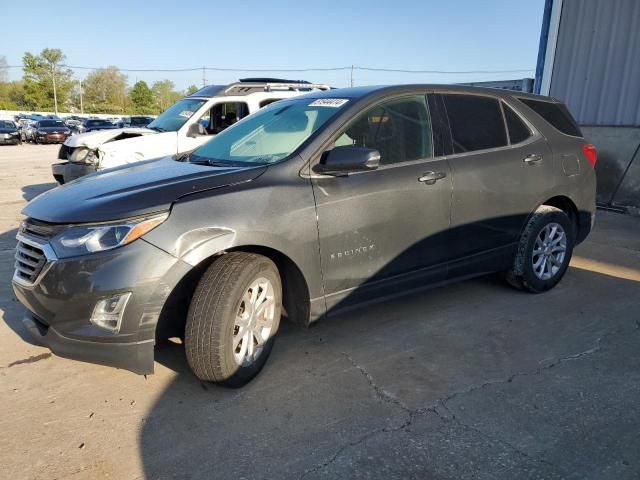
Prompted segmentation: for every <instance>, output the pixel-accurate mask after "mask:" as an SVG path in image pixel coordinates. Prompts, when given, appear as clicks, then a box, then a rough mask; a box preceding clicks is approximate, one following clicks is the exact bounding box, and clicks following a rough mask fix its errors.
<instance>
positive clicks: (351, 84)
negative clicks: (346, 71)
mask: <svg viewBox="0 0 640 480" xmlns="http://www.w3.org/2000/svg"><path fill="white" fill-rule="evenodd" d="M351 86H352V87H353V65H351Z"/></svg>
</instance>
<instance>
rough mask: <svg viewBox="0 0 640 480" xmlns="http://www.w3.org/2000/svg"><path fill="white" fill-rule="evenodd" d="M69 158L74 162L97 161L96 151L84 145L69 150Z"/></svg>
mask: <svg viewBox="0 0 640 480" xmlns="http://www.w3.org/2000/svg"><path fill="white" fill-rule="evenodd" d="M69 160H71V161H72V162H76V163H95V162H96V161H97V156H96V151H95V150H91V149H89V148H86V147H78V148H76V149H75V150H74V151H73V152H71V157H70V158H69Z"/></svg>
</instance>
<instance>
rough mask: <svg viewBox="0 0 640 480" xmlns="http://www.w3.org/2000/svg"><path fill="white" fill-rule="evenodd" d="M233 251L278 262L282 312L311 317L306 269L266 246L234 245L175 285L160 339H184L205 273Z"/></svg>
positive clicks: (301, 319) (296, 318)
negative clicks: (197, 289) (193, 298)
mask: <svg viewBox="0 0 640 480" xmlns="http://www.w3.org/2000/svg"><path fill="white" fill-rule="evenodd" d="M229 252H246V253H255V254H258V255H263V256H265V257H267V258H269V259H270V260H271V261H273V263H275V265H276V267H277V268H278V271H279V273H280V277H281V279H282V307H283V308H282V315H283V317H284V318H287V319H288V320H290V321H292V322H294V323H298V324H301V325H308V324H309V320H310V305H311V304H310V294H309V286H308V283H307V280H306V278H305V277H304V274H303V273H302V270H301V269H300V268H299V266H298V265H297V264H296V263H295V262H294V261H293V260H292V259H291V258H290V257H289V256H287V255H286V254H284V253H282V252H281V251H279V250H276V249H274V248H271V247H266V246H262V245H240V246H233V247H230V248H227V249H225V250H222V251H220V252H217V253H214V254H212V255H210V256H208V257H206V258H205V259H203V260H202V261H200V263H198V264H197V265H195V266H194V267H193V268H191V269H190V270H189V271H188V272H187V273H186V274H185V275H184V276H183V277H182V278H181V279H180V281H179V282H178V283H177V284H176V285H175V286H174V288H173V289H172V290H171V292H170V293H169V295H168V296H167V299H166V301H165V302H164V305H163V306H162V308H161V310H160V314H159V316H158V322H157V324H156V339H166V338H170V337H179V338H184V328H185V321H186V317H187V312H188V309H189V304H190V303H191V298H192V296H193V292H194V291H195V288H196V286H197V285H198V282H199V281H200V279H201V278H202V275H203V274H204V272H205V271H206V270H207V268H209V266H210V265H211V264H212V263H213V262H215V261H216V260H217V259H218V258H220V257H221V256H223V255H224V254H226V253H229Z"/></svg>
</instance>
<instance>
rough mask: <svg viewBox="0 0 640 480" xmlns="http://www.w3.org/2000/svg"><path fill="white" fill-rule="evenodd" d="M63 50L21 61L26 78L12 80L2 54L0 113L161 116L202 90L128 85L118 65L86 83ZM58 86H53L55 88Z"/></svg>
mask: <svg viewBox="0 0 640 480" xmlns="http://www.w3.org/2000/svg"><path fill="white" fill-rule="evenodd" d="M65 60H66V57H65V55H64V53H62V51H61V50H60V49H57V48H45V49H44V50H42V52H40V54H39V55H34V54H32V53H31V52H26V53H25V54H24V56H23V57H22V65H23V66H22V72H23V75H22V79H20V80H14V81H9V80H8V75H7V71H8V68H7V61H6V58H5V57H3V56H0V110H19V111H54V107H55V105H56V104H57V106H58V111H61V112H70V113H80V112H83V113H112V114H120V115H123V114H140V115H143V114H147V115H148V114H157V113H160V112H162V111H163V110H165V109H166V108H167V107H169V106H170V105H172V104H173V103H175V102H176V101H177V100H178V99H179V98H181V97H183V96H185V95H189V94H191V93H193V92H195V91H196V90H198V87H196V86H195V85H191V86H189V87H188V88H187V89H186V90H185V91H177V90H176V89H175V84H174V83H173V82H172V81H171V80H160V81H157V82H154V83H153V84H151V85H149V84H147V82H145V81H144V80H140V81H137V82H136V83H135V84H134V85H133V86H132V87H129V84H128V77H127V75H125V74H123V73H122V72H121V71H120V70H119V69H118V67H116V66H109V67H106V68H99V69H97V70H93V71H91V72H90V73H89V74H88V75H87V76H86V77H85V79H84V80H82V81H80V80H77V79H74V78H73V71H72V70H71V69H69V68H67V67H66V66H65ZM54 86H55V88H54Z"/></svg>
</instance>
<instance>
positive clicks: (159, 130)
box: [147, 126, 166, 132]
mask: <svg viewBox="0 0 640 480" xmlns="http://www.w3.org/2000/svg"><path fill="white" fill-rule="evenodd" d="M147 128H148V129H149V130H155V131H157V132H166V130H165V129H164V128H160V127H149V126H147Z"/></svg>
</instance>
